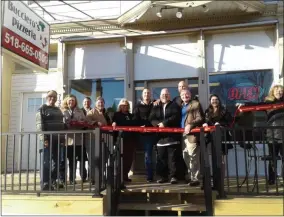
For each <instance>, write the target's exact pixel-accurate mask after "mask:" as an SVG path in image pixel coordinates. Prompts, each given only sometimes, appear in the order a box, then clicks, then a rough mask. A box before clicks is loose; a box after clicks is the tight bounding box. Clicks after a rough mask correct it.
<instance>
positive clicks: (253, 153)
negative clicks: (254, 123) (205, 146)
mask: <svg viewBox="0 0 284 217" xmlns="http://www.w3.org/2000/svg"><path fill="white" fill-rule="evenodd" d="M212 137H213V145H212V168H213V186H214V188H216V190H217V191H218V196H219V198H225V197H226V195H229V194H234V195H236V194H241V195H281V194H282V195H283V192H284V191H283V182H284V174H283V162H284V160H283V156H284V148H283V141H282V138H284V127H268V126H262V127H250V128H249V127H242V128H238V127H235V128H223V127H220V126H216V130H215V131H214V132H212ZM277 138H278V139H277Z"/></svg>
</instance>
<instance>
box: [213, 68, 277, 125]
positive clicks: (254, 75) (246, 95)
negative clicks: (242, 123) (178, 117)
mask: <svg viewBox="0 0 284 217" xmlns="http://www.w3.org/2000/svg"><path fill="white" fill-rule="evenodd" d="M209 82H210V93H211V94H217V95H218V96H219V97H220V99H221V101H222V104H223V105H225V106H226V108H227V109H228V110H229V111H230V112H231V113H232V114H234V113H235V110H236V104H237V103H248V102H254V103H260V102H263V101H264V98H265V97H266V96H267V95H268V92H269V89H270V88H271V85H272V82H273V73H272V71H271V70H260V71H242V72H232V73H226V74H211V75H210V77H209ZM264 115H265V114H264V113H263V112H258V113H254V116H255V118H254V120H255V121H257V120H260V121H263V118H261V117H264Z"/></svg>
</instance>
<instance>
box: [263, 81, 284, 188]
mask: <svg viewBox="0 0 284 217" xmlns="http://www.w3.org/2000/svg"><path fill="white" fill-rule="evenodd" d="M283 91H284V87H283V86H282V85H275V86H273V87H272V88H271V90H270V91H269V94H268V96H267V97H266V98H265V102H266V103H269V104H277V103H283V102H284V96H283ZM266 113H267V125H268V126H273V127H283V126H284V109H283V108H282V109H271V110H267V111H266ZM283 134H284V129H283V128H282V129H273V130H271V129H267V131H266V138H267V140H268V151H269V155H270V156H272V159H275V158H277V156H278V155H280V156H282V159H283V151H284V148H283V146H284V144H283V139H284V138H283ZM282 163H283V162H282ZM276 176H277V160H271V161H269V164H268V183H269V184H270V185H274V184H275V178H276ZM282 176H284V174H283V171H282Z"/></svg>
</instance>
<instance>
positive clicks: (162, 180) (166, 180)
mask: <svg viewBox="0 0 284 217" xmlns="http://www.w3.org/2000/svg"><path fill="white" fill-rule="evenodd" d="M166 182H168V179H166V178H161V179H159V180H158V181H157V183H159V184H162V183H166Z"/></svg>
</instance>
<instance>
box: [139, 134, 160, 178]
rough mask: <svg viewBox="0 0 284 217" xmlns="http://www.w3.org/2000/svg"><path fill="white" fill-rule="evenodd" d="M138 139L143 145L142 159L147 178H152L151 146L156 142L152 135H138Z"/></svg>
mask: <svg viewBox="0 0 284 217" xmlns="http://www.w3.org/2000/svg"><path fill="white" fill-rule="evenodd" d="M140 141H141V143H142V144H143V147H144V154H145V155H144V161H145V167H146V173H147V179H148V180H151V179H153V162H152V159H153V147H154V145H155V143H156V137H155V136H153V135H140Z"/></svg>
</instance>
